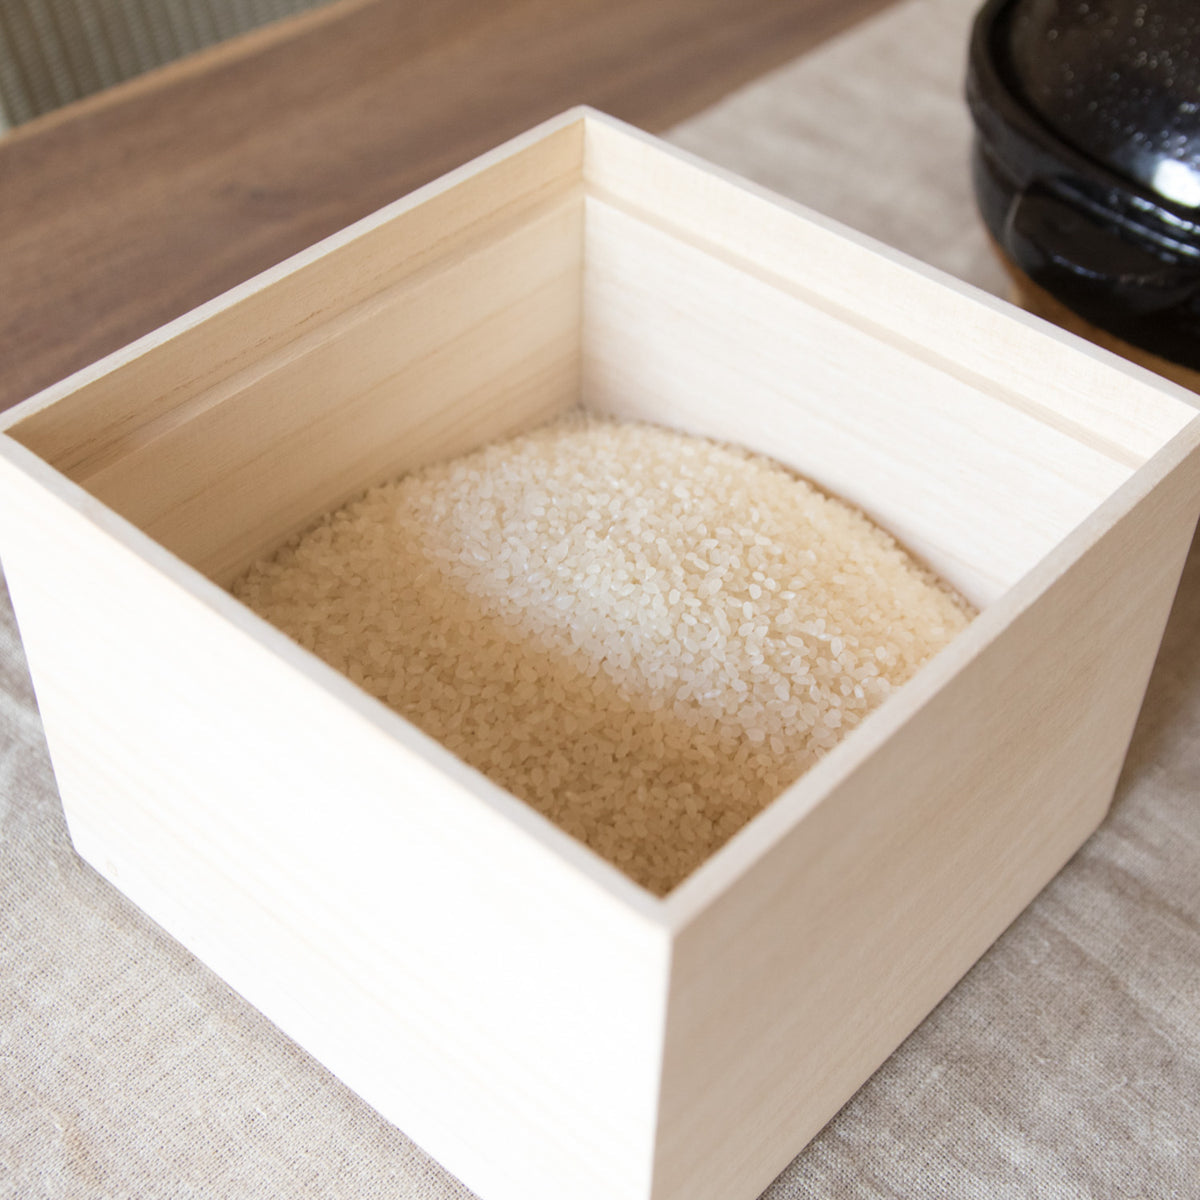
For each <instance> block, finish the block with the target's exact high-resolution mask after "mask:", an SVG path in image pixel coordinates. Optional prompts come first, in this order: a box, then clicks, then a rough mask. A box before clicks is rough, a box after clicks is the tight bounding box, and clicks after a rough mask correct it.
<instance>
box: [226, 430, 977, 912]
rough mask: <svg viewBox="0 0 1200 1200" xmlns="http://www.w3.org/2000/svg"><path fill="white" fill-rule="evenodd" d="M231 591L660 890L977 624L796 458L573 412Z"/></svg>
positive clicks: (377, 500) (312, 538)
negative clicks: (793, 465) (796, 469)
mask: <svg viewBox="0 0 1200 1200" xmlns="http://www.w3.org/2000/svg"><path fill="white" fill-rule="evenodd" d="M233 591H234V594H235V595H236V596H237V597H238V598H239V599H241V600H242V601H244V602H245V603H246V604H247V605H249V606H250V607H251V608H252V609H254V610H255V611H256V612H258V613H259V614H260V615H261V616H263V617H264V618H266V619H267V620H268V621H270V622H271V623H272V624H274V625H276V626H277V627H278V628H280V629H282V630H283V631H284V632H285V633H287V634H289V635H290V636H291V637H292V638H294V639H295V640H296V641H298V642H299V643H300V644H301V645H303V646H305V647H307V648H308V649H310V650H312V651H313V652H315V653H316V654H317V655H319V656H320V657H321V658H322V659H324V660H325V661H326V662H327V663H329V664H330V665H332V666H333V667H335V668H337V669H339V670H341V671H343V672H344V673H345V674H347V675H348V676H349V677H350V678H351V679H353V680H354V681H355V682H356V683H358V684H360V685H361V686H362V687H363V688H365V689H366V690H367V691H368V692H370V693H371V694H372V695H373V696H376V697H377V698H378V699H380V700H381V701H383V702H384V703H385V704H388V705H390V706H391V707H392V708H393V709H395V710H396V711H397V712H398V713H400V714H401V715H403V716H404V717H406V718H407V719H408V720H410V721H412V722H413V723H414V724H416V725H417V726H419V727H420V728H421V729H423V730H424V731H425V732H426V733H428V734H430V735H431V736H432V737H434V738H436V739H437V740H438V741H439V742H441V743H442V744H443V745H444V746H446V747H447V748H448V749H449V750H451V751H452V752H453V753H454V754H456V755H458V756H459V757H460V758H462V759H464V760H465V761H466V762H468V763H470V764H471V765H472V766H473V767H475V768H476V769H478V770H479V771H481V772H483V773H484V774H485V775H487V776H488V777H490V778H491V779H492V780H493V781H494V782H496V783H498V784H499V785H500V786H501V787H504V788H506V789H507V790H508V791H510V792H512V793H513V794H514V795H516V796H518V797H519V798H520V799H522V800H524V801H526V802H527V803H529V804H530V805H532V806H533V807H534V808H535V809H537V810H538V811H539V812H541V813H542V814H544V815H545V816H546V817H548V818H549V819H550V820H552V821H554V822H556V823H557V824H558V825H559V826H560V827H561V828H563V829H564V830H566V831H567V832H568V833H570V834H572V835H574V836H575V837H576V838H578V839H579V840H581V841H582V842H584V843H586V844H587V845H588V846H590V847H591V848H592V849H593V850H595V851H596V852H597V853H598V854H601V855H603V856H604V857H605V858H606V859H608V860H609V861H610V862H612V863H614V864H615V865H616V866H617V867H619V868H620V869H621V870H622V871H624V872H625V873H626V874H628V875H629V876H630V877H631V878H633V879H634V880H635V881H637V882H638V883H639V884H641V885H642V886H644V887H645V888H647V889H649V890H650V891H652V892H654V893H656V894H658V895H663V894H665V893H667V892H668V891H670V890H671V888H673V887H674V886H675V885H676V884H678V883H679V882H680V881H681V880H682V879H684V878H685V877H686V876H687V875H688V874H690V873H691V872H692V871H693V870H694V869H695V868H696V867H697V866H699V864H700V863H702V862H703V861H704V860H705V859H706V858H707V857H708V856H709V855H711V854H712V853H713V852H714V851H715V850H716V849H717V848H718V847H720V846H721V845H722V844H723V843H724V842H725V841H727V840H728V839H729V838H730V837H731V836H732V835H733V834H734V833H736V832H737V830H738V829H740V828H741V827H742V826H743V825H744V824H745V823H746V822H747V821H749V820H750V819H751V818H752V817H753V816H754V815H755V814H756V813H757V812H759V811H760V810H761V809H762V808H763V807H764V806H765V805H767V804H769V803H770V802H771V801H772V800H773V799H775V798H776V797H777V796H778V795H779V794H780V793H781V792H782V791H783V790H784V789H785V788H787V787H788V785H790V784H791V783H793V782H794V781H795V780H796V779H797V778H798V777H799V776H800V775H801V774H802V773H803V772H804V771H805V770H806V769H807V768H808V767H810V766H811V765H812V764H813V763H815V762H816V761H817V760H818V759H819V758H820V757H821V756H822V755H823V754H824V753H826V752H827V751H828V750H829V749H830V748H831V747H833V746H834V745H836V744H837V742H838V741H839V740H840V739H841V738H843V737H845V736H846V734H847V732H848V731H849V730H851V729H853V728H854V727H855V726H856V725H857V724H858V723H859V722H860V721H861V720H862V719H863V717H864V716H866V714H867V713H868V712H870V711H871V710H872V709H874V708H876V707H877V706H878V705H879V704H880V702H881V701H883V700H884V699H885V698H886V697H887V696H888V694H889V693H890V692H891V691H892V690H894V689H895V688H896V687H898V686H899V685H900V684H902V683H904V681H905V680H907V679H908V678H909V677H910V676H911V675H912V674H913V673H914V672H915V671H916V670H917V668H918V667H920V666H921V665H922V664H923V663H924V662H925V661H926V660H927V659H928V658H930V657H931V656H932V655H933V654H935V653H936V652H937V651H938V650H940V649H941V648H942V647H943V646H945V645H946V643H947V642H948V641H950V639H951V638H953V637H954V636H955V634H957V633H958V632H959V631H960V630H962V629H963V628H964V627H965V626H966V624H967V623H968V622H969V620H970V619H971V617H972V616H973V615H974V613H973V610H972V609H971V607H970V606H969V605H968V604H967V603H966V601H964V600H963V599H962V598H961V597H959V596H957V595H956V594H954V593H953V592H952V591H951V590H950V589H949V588H948V587H947V586H946V585H944V584H943V583H941V582H940V581H939V580H938V579H937V578H936V577H935V576H934V575H933V574H932V573H931V572H930V571H929V570H927V569H926V568H925V567H923V566H922V565H920V564H919V563H917V562H916V561H915V560H914V559H913V558H912V557H911V556H910V555H909V554H908V553H907V552H905V551H904V550H903V549H902V548H901V547H900V546H898V545H897V544H896V542H895V540H894V539H893V538H892V537H890V536H889V535H888V534H887V533H885V532H884V531H882V530H881V529H879V528H878V527H877V526H875V525H874V524H873V523H872V522H871V521H870V520H868V519H867V518H866V517H865V516H864V515H863V514H862V513H860V512H859V511H857V510H856V509H854V508H852V507H850V506H849V505H847V504H845V503H842V502H841V501H838V500H836V499H833V498H830V497H828V496H826V495H824V494H822V493H821V492H819V491H818V490H816V489H815V488H814V487H812V486H811V485H809V484H808V483H806V482H805V481H803V480H802V479H799V478H798V477H797V476H796V475H795V474H793V473H792V472H791V471H789V470H787V469H786V468H784V467H782V466H780V465H779V464H777V463H775V462H773V461H771V460H769V459H766V458H764V457H762V456H760V455H756V454H752V453H750V452H748V451H744V450H741V449H738V448H735V447H732V446H728V445H722V444H717V443H714V442H711V441H708V440H705V439H702V438H698V437H692V436H688V435H686V434H682V433H677V432H674V431H671V430H668V429H663V428H659V427H657V426H652V425H646V424H640V423H634V422H618V421H613V420H607V419H601V418H596V417H587V416H584V415H582V414H579V413H576V414H572V415H571V416H568V417H566V418H562V419H560V420H557V421H555V422H553V423H551V424H548V425H544V426H542V427H540V428H538V429H535V430H534V431H532V432H530V433H528V434H525V435H522V436H520V437H516V438H513V439H511V440H508V441H505V442H502V443H497V444H494V445H490V446H487V447H485V448H483V449H482V450H479V451H477V452H475V453H473V454H469V455H466V456H463V457H461V458H457V459H454V460H451V461H447V462H442V463H438V464H435V465H432V466H429V467H426V468H424V469H422V470H419V471H415V472H413V473H411V474H409V475H406V476H404V477H402V478H400V479H397V480H395V481H393V482H390V483H386V484H383V485H381V486H378V487H373V488H371V489H370V490H369V491H367V492H366V493H365V494H364V495H363V496H361V497H360V498H359V499H357V500H354V501H352V502H351V503H349V504H347V505H345V506H344V507H342V508H340V509H338V510H337V511H335V512H332V513H329V514H327V515H325V516H324V517H322V518H321V519H320V520H318V521H317V522H316V524H315V525H313V526H312V527H310V528H309V529H308V530H307V531H306V532H304V533H302V534H301V535H300V536H298V537H296V538H294V539H293V540H292V541H290V542H289V543H288V544H287V545H285V546H284V547H282V548H281V549H280V550H279V551H278V552H276V553H275V554H274V555H272V556H271V557H269V558H267V559H264V560H262V561H260V562H258V563H256V564H254V565H253V566H252V567H251V568H250V569H249V570H248V571H247V572H246V573H245V574H244V575H243V576H242V577H241V578H240V579H239V580H238V581H237V582H236V583H235V584H234V586H233Z"/></svg>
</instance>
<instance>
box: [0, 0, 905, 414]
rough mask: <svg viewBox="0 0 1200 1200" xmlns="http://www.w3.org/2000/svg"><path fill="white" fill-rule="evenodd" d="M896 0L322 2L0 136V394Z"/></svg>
mask: <svg viewBox="0 0 1200 1200" xmlns="http://www.w3.org/2000/svg"><path fill="white" fill-rule="evenodd" d="M886 3H888V0H436V2H435V3H422V4H417V3H399V2H397V0H337V2H336V3H333V4H330V5H328V6H327V7H325V8H322V9H317V10H315V11H313V12H310V13H308V14H305V15H304V16H301V17H299V18H293V19H291V20H289V21H285V22H283V23H281V24H278V25H274V26H269V27H267V28H265V29H263V30H259V31H258V32H256V33H253V34H250V35H247V36H245V37H242V38H240V39H237V40H235V41H233V42H229V43H226V44H225V45H223V46H218V47H215V48H214V49H212V50H210V51H207V52H204V53H201V54H198V55H195V56H193V57H192V58H189V59H185V60H183V61H182V62H180V63H176V64H173V65H171V66H169V67H166V68H164V69H162V70H159V71H156V72H153V73H151V74H150V75H147V76H143V77H142V78H141V79H137V80H133V81H131V82H130V83H127V84H124V85H122V86H120V87H117V88H114V89H111V90H110V91H108V92H104V93H100V94H99V95H97V96H94V97H90V98H88V99H86V100H84V101H81V102H78V103H76V104H73V105H70V106H68V107H67V108H64V109H61V110H59V111H57V112H54V113H50V114H48V115H47V116H45V117H42V118H39V119H37V120H35V121H32V122H30V123H29V124H27V125H23V126H20V127H18V128H17V130H16V131H15V132H14V133H12V134H10V135H9V136H8V137H6V138H3V139H0V263H2V264H3V281H4V286H3V287H0V364H2V365H0V408H5V407H8V406H9V405H11V404H14V403H16V402H17V401H18V400H21V399H23V398H24V397H26V396H28V395H30V394H32V393H33V392H35V391H37V390H38V389H40V388H42V387H45V386H46V385H48V384H50V383H52V382H54V381H55V380H57V379H60V378H62V377H63V376H64V375H66V374H68V373H70V372H71V371H74V370H76V369H78V368H79V367H82V366H84V365H86V364H87V363H89V362H91V361H93V360H94V359H96V358H99V357H100V356H101V355H103V354H106V353H108V352H109V351H111V350H114V349H116V348H117V347H119V346H121V345H123V344H125V343H126V342H128V341H130V340H131V339H133V338H135V337H137V336H139V335H140V334H143V333H145V332H147V331H148V330H150V329H153V328H155V327H156V326H157V325H160V324H162V323H163V322H164V321H167V320H169V319H171V318H172V317H175V316H177V315H179V314H180V313H183V312H186V311H187V310H188V309H190V308H193V307H194V306H196V305H197V304H200V303H201V302H203V301H204V300H207V299H209V298H211V297H212V296H215V295H217V294H219V293H220V292H222V291H224V290H225V289H227V288H229V287H232V286H233V285H234V284H236V283H239V282H241V281H242V280H243V279H246V278H248V277H249V276H251V275H253V274H255V273H256V272H258V271H260V270H262V269H264V268H265V267H268V266H270V265H271V264H273V263H276V262H278V261H280V260H281V259H283V258H285V257H287V256H288V255H289V254H292V253H294V252H295V251H297V250H300V249H301V248H303V247H304V246H306V245H308V244H310V243H312V242H313V241H315V240H317V239H318V238H321V237H323V236H325V235H326V234H328V233H331V232H333V231H334V230H336V229H338V228H340V227H341V226H343V225H345V224H347V223H348V222H350V221H353V220H355V219H356V218H358V217H360V216H363V215H364V214H366V213H369V212H371V211H373V210H374V209H376V208H378V207H379V206H380V205H382V204H384V203H386V202H388V201H390V200H393V199H395V198H396V197H398V196H401V195H404V194H405V193H406V192H409V191H411V190H412V189H413V188H415V187H417V186H419V185H420V184H422V183H425V182H427V181H428V180H430V179H432V178H435V177H436V176H438V175H440V174H442V173H443V172H444V171H446V170H448V169H449V168H451V167H454V166H457V165H458V164H460V163H462V162H465V161H466V160H467V159H469V158H471V157H472V156H473V155H475V154H477V153H479V152H481V151H483V150H485V149H487V148H489V147H490V146H493V145H495V144H497V143H498V142H501V141H503V140H504V139H505V138H507V137H509V136H511V135H512V134H514V133H516V132H518V131H520V130H521V129H524V128H527V127H528V126H530V125H533V124H535V123H536V122H538V121H540V120H542V119H543V118H545V117H547V116H550V115H552V114H553V113H555V112H558V111H560V110H562V109H564V108H567V107H569V106H570V105H572V104H577V103H588V104H593V105H595V106H596V107H598V108H601V109H603V110H605V111H607V112H611V113H613V114H615V115H617V116H620V117H622V118H624V119H626V120H629V121H632V122H633V123H635V124H637V125H640V126H642V127H643V128H646V129H650V130H654V131H658V130H662V129H664V128H666V127H668V126H670V125H672V124H674V123H675V122H677V121H679V120H681V119H683V118H684V117H686V116H688V115H690V114H691V113H693V112H696V111H698V110H699V109H700V108H703V107H704V106H706V105H708V104H710V103H712V102H713V101H715V100H717V99H718V98H719V97H721V96H722V95H724V94H725V93H727V92H729V91H731V90H733V89H734V88H735V87H737V86H739V85H740V84H742V83H744V82H747V81H748V80H750V79H752V78H754V77H755V76H757V75H760V74H762V73H763V72H765V71H767V70H769V69H770V68H772V67H774V66H776V65H778V64H780V63H782V62H784V61H786V60H788V59H790V58H793V57H795V56H796V55H798V54H800V53H802V52H803V51H805V50H806V49H808V48H810V47H811V46H813V45H815V44H816V43H817V42H819V41H821V40H823V39H824V38H826V37H828V36H830V35H831V34H832V33H834V32H836V31H838V30H839V29H841V28H843V27H845V26H847V25H849V24H851V23H852V22H854V21H856V20H858V19H859V18H861V17H863V16H866V15H867V14H869V13H871V12H873V11H875V10H876V9H879V8H882V7H884V5H885V4H886Z"/></svg>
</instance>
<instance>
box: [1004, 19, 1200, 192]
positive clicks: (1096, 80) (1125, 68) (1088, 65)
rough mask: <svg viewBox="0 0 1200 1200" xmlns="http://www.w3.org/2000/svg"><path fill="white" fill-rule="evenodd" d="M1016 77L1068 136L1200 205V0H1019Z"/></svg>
mask: <svg viewBox="0 0 1200 1200" xmlns="http://www.w3.org/2000/svg"><path fill="white" fill-rule="evenodd" d="M1001 38H1002V42H1003V43H1005V44H1004V45H1003V47H1002V53H1004V52H1006V53H1007V58H1008V71H1009V74H1010V81H1011V83H1012V85H1013V86H1014V90H1017V91H1018V92H1019V93H1020V94H1021V95H1022V96H1023V98H1024V100H1025V102H1026V103H1027V104H1028V105H1029V107H1030V108H1031V109H1032V110H1033V112H1034V113H1036V114H1037V116H1038V117H1039V118H1040V119H1041V120H1042V121H1043V122H1044V123H1045V124H1046V125H1047V126H1049V128H1050V129H1052V130H1053V131H1054V132H1055V133H1056V134H1057V135H1058V136H1059V137H1061V138H1062V139H1063V140H1064V141H1065V142H1067V143H1069V144H1070V145H1073V146H1074V147H1076V149H1078V150H1080V151H1082V152H1083V153H1084V154H1086V155H1087V156H1088V157H1090V158H1092V159H1094V160H1095V161H1097V162H1099V163H1101V164H1103V165H1104V166H1106V167H1108V168H1110V169H1111V170H1113V171H1115V172H1117V173H1118V174H1120V175H1123V176H1125V177H1127V178H1129V179H1132V180H1135V181H1136V182H1138V183H1140V184H1141V185H1142V186H1143V187H1145V188H1146V189H1147V190H1149V191H1151V192H1153V193H1155V194H1156V195H1158V196H1161V197H1162V198H1163V199H1164V200H1167V201H1169V202H1172V203H1174V204H1178V205H1181V206H1183V207H1185V208H1190V209H1200V0H1015V3H1014V4H1013V6H1012V8H1011V10H1010V12H1009V19H1008V21H1007V22H1006V29H1005V30H1004V31H1003V32H1002V34H1001Z"/></svg>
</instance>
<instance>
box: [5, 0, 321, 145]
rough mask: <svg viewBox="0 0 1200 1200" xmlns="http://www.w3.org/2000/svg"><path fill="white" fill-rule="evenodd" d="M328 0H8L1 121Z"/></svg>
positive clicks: (14, 121)
mask: <svg viewBox="0 0 1200 1200" xmlns="http://www.w3.org/2000/svg"><path fill="white" fill-rule="evenodd" d="M323 2H325V0H0V128H3V125H4V123H5V122H7V124H8V125H17V124H20V123H21V122H22V121H28V120H29V119H30V118H31V117H36V116H37V115H38V114H39V113H44V112H49V111H50V110H51V109H53V108H58V107H59V106H60V105H63V104H66V103H68V102H69V101H71V100H78V99H79V98H80V97H82V96H87V95H90V94H91V93H92V92H98V91H100V90H101V89H103V88H106V87H111V86H112V85H113V84H114V83H120V82H121V81H122V80H123V79H132V78H133V76H135V75H141V74H142V73H143V72H144V71H149V70H150V69H151V68H152V67H158V66H162V64H163V63H167V62H171V61H173V60H174V59H176V58H182V57H183V56H184V55H185V54H190V53H191V52H192V51H193V50H200V49H202V48H203V47H205V46H211V45H213V44H214V43H215V42H221V41H224V40H225V39H226V38H230V37H233V36H234V35H235V34H238V33H244V32H246V31H247V30H249V29H255V28H257V27H258V26H259V25H265V24H266V23H267V22H268V21H274V20H277V19H278V18H280V17H286V16H288V15H289V14H291V13H294V12H299V11H300V10H301V9H305V8H312V7H315V6H316V5H317V4H319V3H323Z"/></svg>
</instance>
